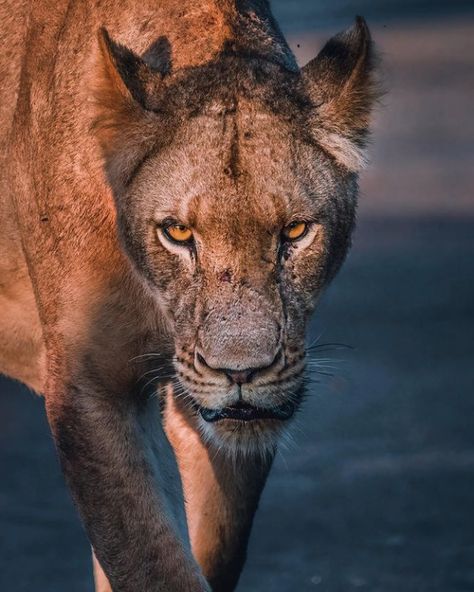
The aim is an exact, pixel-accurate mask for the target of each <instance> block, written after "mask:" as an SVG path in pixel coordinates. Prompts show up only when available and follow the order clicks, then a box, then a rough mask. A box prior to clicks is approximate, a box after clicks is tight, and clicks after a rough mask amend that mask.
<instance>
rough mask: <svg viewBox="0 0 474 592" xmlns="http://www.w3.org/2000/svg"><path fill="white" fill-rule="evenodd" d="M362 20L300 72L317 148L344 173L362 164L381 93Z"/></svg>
mask: <svg viewBox="0 0 474 592" xmlns="http://www.w3.org/2000/svg"><path fill="white" fill-rule="evenodd" d="M375 62H376V60H375V53H374V48H373V43H372V40H371V37H370V32H369V29H368V27H367V24H366V22H365V20H364V19H363V18H361V17H357V19H356V23H355V25H354V26H353V27H352V28H350V29H348V30H346V31H344V32H342V33H339V34H338V35H336V36H335V37H333V38H332V39H330V40H329V41H328V42H327V43H326V45H325V46H324V47H323V49H322V50H321V52H320V53H319V55H318V56H317V57H316V58H314V59H313V60H312V61H311V62H309V63H308V64H307V65H306V66H305V67H304V68H303V70H302V73H303V78H304V80H305V82H306V85H307V88H308V90H309V95H310V98H311V101H312V103H313V105H314V110H315V111H314V130H313V131H314V134H315V136H316V139H317V141H318V143H319V144H320V145H321V146H322V147H323V148H324V149H325V150H326V151H327V152H329V153H330V154H332V155H333V156H334V158H336V160H337V161H338V162H339V163H340V164H342V165H343V166H344V167H346V168H347V169H348V170H350V171H353V172H356V171H358V170H360V169H361V168H362V167H363V165H364V164H365V150H364V149H365V146H366V143H367V137H368V131H369V122H370V114H371V111H372V108H373V105H374V102H375V101H376V99H377V97H378V96H379V94H380V91H379V88H378V85H377V83H376V80H375Z"/></svg>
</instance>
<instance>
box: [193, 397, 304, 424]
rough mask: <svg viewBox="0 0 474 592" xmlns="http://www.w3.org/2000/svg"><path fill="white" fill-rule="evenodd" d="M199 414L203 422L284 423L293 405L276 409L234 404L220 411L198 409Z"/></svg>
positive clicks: (285, 404)
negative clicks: (278, 421) (271, 420)
mask: <svg viewBox="0 0 474 592" xmlns="http://www.w3.org/2000/svg"><path fill="white" fill-rule="evenodd" d="M198 410H199V413H200V414H201V417H202V418H203V419H204V421H207V422H208V423H215V422H216V421H223V420H234V421H257V420H262V419H276V420H280V421H285V420H287V419H290V417H291V416H292V415H293V414H294V412H295V405H294V404H293V403H291V402H288V403H284V404H283V405H280V406H278V407H272V408H268V409H265V408H262V407H254V406H253V405H249V404H248V403H242V402H240V403H236V404H235V405H230V406H229V407H223V408H222V409H208V408H206V407H201V406H199V407H198Z"/></svg>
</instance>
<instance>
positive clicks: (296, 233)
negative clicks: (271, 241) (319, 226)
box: [283, 222, 308, 241]
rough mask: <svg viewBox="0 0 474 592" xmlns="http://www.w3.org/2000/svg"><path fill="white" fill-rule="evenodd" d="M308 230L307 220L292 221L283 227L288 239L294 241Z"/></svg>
mask: <svg viewBox="0 0 474 592" xmlns="http://www.w3.org/2000/svg"><path fill="white" fill-rule="evenodd" d="M307 230H308V225H307V223H306V222H292V223H291V224H288V226H286V227H285V228H284V229H283V236H284V237H285V238H286V239H287V240H292V241H294V240H298V239H299V238H302V237H303V236H304V235H305V234H306V231H307Z"/></svg>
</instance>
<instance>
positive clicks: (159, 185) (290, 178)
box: [144, 105, 314, 228]
mask: <svg viewBox="0 0 474 592" xmlns="http://www.w3.org/2000/svg"><path fill="white" fill-rule="evenodd" d="M295 136H296V134H295V133H293V130H292V129H291V128H290V126H289V125H288V124H287V123H286V122H283V123H282V121H281V120H280V119H279V118H278V117H276V116H274V115H272V114H270V113H266V112H263V111H261V110H256V109H252V108H251V105H249V106H246V108H245V109H238V110H236V111H235V112H231V113H228V112H225V111H223V112H221V113H214V114H213V115H212V116H211V115H209V114H208V115H203V116H200V117H197V118H194V119H193V120H190V121H188V122H186V123H184V124H183V125H182V127H181V128H180V130H179V132H178V133H177V135H176V137H175V139H174V141H173V143H172V144H170V145H169V146H168V147H167V148H166V149H165V150H164V151H163V152H161V153H160V154H158V155H156V156H155V157H154V158H153V160H152V162H150V163H149V165H148V166H147V170H146V179H145V182H144V185H145V186H146V189H147V191H148V192H149V193H150V194H151V196H152V197H153V198H154V199H155V206H156V210H157V213H159V212H163V211H169V212H174V213H175V215H177V216H178V217H179V218H180V219H181V220H183V221H186V222H188V223H190V224H196V225H199V224H201V223H203V222H206V223H207V221H209V220H214V221H215V222H216V223H219V224H221V223H222V222H223V220H224V219H228V220H232V219H234V218H238V224H240V225H243V226H245V227H247V226H248V225H249V223H250V221H251V220H252V219H255V220H256V221H260V223H265V224H267V225H268V226H269V227H270V228H271V227H272V226H277V225H279V224H281V223H282V222H283V221H284V220H285V219H286V218H288V217H290V216H291V215H292V214H293V213H294V210H297V211H298V210H303V209H304V208H305V207H306V208H309V207H311V205H312V204H311V200H310V197H309V196H308V177H309V175H308V173H307V172H304V171H303V170H302V163H303V164H304V163H305V162H306V161H307V162H310V161H311V156H308V150H310V149H308V147H307V146H304V145H303V144H301V143H298V140H297V139H296V138H295ZM313 162H314V159H313V161H312V162H311V164H310V166H312V164H313ZM232 224H233V225H235V221H234V222H232Z"/></svg>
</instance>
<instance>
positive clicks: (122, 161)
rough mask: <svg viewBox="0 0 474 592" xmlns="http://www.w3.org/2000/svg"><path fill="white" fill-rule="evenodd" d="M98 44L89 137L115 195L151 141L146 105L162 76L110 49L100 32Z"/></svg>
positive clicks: (118, 48)
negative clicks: (94, 141) (93, 140)
mask: <svg viewBox="0 0 474 592" xmlns="http://www.w3.org/2000/svg"><path fill="white" fill-rule="evenodd" d="M98 41H99V48H100V55H99V63H98V69H97V73H96V78H95V82H96V84H95V109H96V112H95V118H94V124H93V131H94V133H95V134H96V136H97V138H98V140H99V143H100V146H101V148H102V153H103V155H104V159H105V164H106V171H107V175H108V178H109V181H110V182H111V184H112V187H113V188H114V189H119V188H120V187H123V186H124V185H126V184H127V182H128V180H129V178H130V176H131V175H132V174H133V171H134V170H135V168H136V166H137V163H139V162H140V161H141V159H142V158H143V155H144V151H145V150H146V149H147V148H149V147H150V142H151V141H153V139H154V137H155V136H156V131H157V121H158V119H157V116H156V114H155V113H154V112H153V108H152V104H151V103H152V100H153V98H154V97H156V96H157V94H158V93H159V90H160V85H161V84H162V78H163V76H162V75H161V73H160V72H158V71H156V70H152V69H151V68H150V66H148V64H147V63H146V62H145V61H144V60H143V59H142V58H140V57H139V56H137V55H136V54H135V53H133V52H132V51H131V50H130V49H128V48H127V47H125V46H123V45H120V44H118V43H115V42H114V41H113V40H112V39H111V38H110V36H109V34H108V32H107V31H106V29H100V31H99V35H98Z"/></svg>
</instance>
